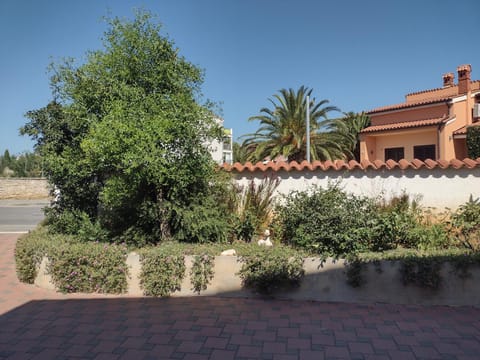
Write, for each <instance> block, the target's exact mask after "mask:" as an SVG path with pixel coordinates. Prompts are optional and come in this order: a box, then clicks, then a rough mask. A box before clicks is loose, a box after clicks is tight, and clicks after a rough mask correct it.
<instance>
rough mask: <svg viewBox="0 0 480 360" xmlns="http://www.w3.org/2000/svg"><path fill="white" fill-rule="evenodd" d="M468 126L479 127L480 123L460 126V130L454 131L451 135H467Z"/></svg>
mask: <svg viewBox="0 0 480 360" xmlns="http://www.w3.org/2000/svg"><path fill="white" fill-rule="evenodd" d="M470 126H480V123H476V124H472V125H465V126H462V127H461V128H460V129H457V130H455V131H454V132H453V135H466V134H467V128H469V127H470Z"/></svg>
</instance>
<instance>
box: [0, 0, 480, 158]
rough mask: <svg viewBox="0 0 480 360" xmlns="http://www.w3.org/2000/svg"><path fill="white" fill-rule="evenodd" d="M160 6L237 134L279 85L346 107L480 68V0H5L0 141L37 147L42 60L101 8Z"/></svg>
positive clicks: (14, 147) (79, 36) (88, 46)
mask: <svg viewBox="0 0 480 360" xmlns="http://www.w3.org/2000/svg"><path fill="white" fill-rule="evenodd" d="M134 8H143V9H146V10H149V11H151V12H152V13H154V14H155V15H157V16H158V19H159V21H160V22H162V23H163V25H164V28H163V29H164V31H165V33H167V34H168V35H169V36H170V38H171V39H173V40H174V42H175V44H176V45H177V46H178V47H179V48H180V52H181V53H182V54H183V55H184V56H185V57H186V58H187V59H188V60H189V61H191V62H192V63H194V64H196V65H198V66H200V67H201V68H203V69H204V70H205V83H204V85H203V87H202V90H203V94H204V96H205V98H208V99H210V100H213V101H215V102H218V103H220V105H221V107H222V109H223V117H224V119H225V126H226V127H229V128H233V131H234V136H235V137H238V136H240V135H243V134H246V133H249V132H254V131H255V130H256V129H257V127H258V123H256V122H248V118H249V117H250V116H253V115H256V114H258V113H259V110H260V108H262V107H265V106H269V102H268V98H270V97H271V96H272V95H273V94H275V93H276V92H277V91H278V90H279V89H282V88H294V89H296V88H298V87H299V86H301V85H306V86H308V87H310V88H313V94H314V96H315V97H316V98H317V99H328V100H329V101H330V104H331V105H335V106H337V107H339V108H340V109H341V110H342V111H345V112H347V111H356V112H359V111H362V110H368V109H372V108H375V107H378V106H383V105H388V104H393V103H399V102H402V101H403V100H404V95H405V94H407V93H409V92H414V91H419V90H424V89H429V88H436V87H440V86H441V82H442V78H441V76H442V74H444V73H446V72H454V73H456V67H457V66H458V65H460V64H466V63H467V64H471V65H472V78H473V79H480V45H479V42H478V35H479V33H480V20H479V19H480V18H479V16H480V1H478V0H402V1H393V0H391V1H389V0H378V1H377V0H373V1H369V0H365V1H358V0H335V1H320V0H175V1H169V0H155V1H153V0H152V1H147V0H144V1H129V0H82V1H76V0H48V1H47V0H44V1H40V0H39V1H35V0H30V1H27V0H0V43H1V46H2V50H1V52H0V151H1V152H2V153H3V150H4V149H7V148H8V149H9V150H10V152H11V153H17V154H18V153H21V152H23V151H31V150H32V148H33V143H32V142H31V141H30V140H29V139H28V138H26V137H21V136H20V135H18V129H19V127H20V126H22V125H23V124H24V123H25V121H26V119H25V118H24V116H23V115H24V114H25V113H26V112H27V111H28V110H33V109H37V108H40V107H42V106H44V105H46V104H47V103H48V101H49V100H50V99H51V93H50V88H49V75H48V74H47V71H46V69H47V66H48V64H49V63H50V62H51V61H52V60H53V61H59V60H60V59H61V58H62V57H74V58H76V59H77V60H78V61H80V62H81V61H83V60H84V55H85V52H86V51H87V50H95V49H99V48H101V46H102V45H101V36H102V34H103V31H104V30H105V23H104V22H103V21H102V17H103V16H105V15H108V14H110V15H112V16H119V17H127V18H131V17H132V15H133V9H134Z"/></svg>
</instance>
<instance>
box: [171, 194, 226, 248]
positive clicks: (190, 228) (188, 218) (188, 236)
mask: <svg viewBox="0 0 480 360" xmlns="http://www.w3.org/2000/svg"><path fill="white" fill-rule="evenodd" d="M207 200H208V199H207ZM222 210H223V208H222V206H221V205H219V204H218V203H213V201H210V202H205V201H204V202H203V203H197V204H192V205H190V207H189V208H182V207H175V208H174V211H173V213H174V216H173V218H174V222H173V224H172V229H173V230H174V234H175V235H174V238H175V239H176V240H178V241H184V242H198V243H205V242H220V243H224V242H226V241H227V238H228V232H229V230H230V229H229V223H228V215H227V214H226V213H225V212H224V211H222Z"/></svg>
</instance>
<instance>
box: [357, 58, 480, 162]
mask: <svg viewBox="0 0 480 360" xmlns="http://www.w3.org/2000/svg"><path fill="white" fill-rule="evenodd" d="M457 73H458V83H456V84H455V82H454V74H453V73H448V74H445V75H443V87H441V88H437V89H431V90H424V91H420V92H415V93H412V94H408V95H406V97H405V102H403V103H401V104H396V105H388V106H384V107H380V108H377V109H374V110H371V111H368V112H367V114H368V115H369V116H370V118H371V126H369V127H367V128H365V129H363V130H362V132H361V134H360V159H361V160H370V161H373V160H381V161H386V160H388V159H393V160H395V161H398V160H400V159H406V160H408V161H412V160H413V159H419V160H422V161H423V160H426V159H432V160H452V159H461V160H462V159H464V158H466V157H467V148H466V133H467V128H468V127H470V126H479V125H480V81H479V80H476V81H472V80H470V76H471V66H470V65H461V66H459V67H458V68H457Z"/></svg>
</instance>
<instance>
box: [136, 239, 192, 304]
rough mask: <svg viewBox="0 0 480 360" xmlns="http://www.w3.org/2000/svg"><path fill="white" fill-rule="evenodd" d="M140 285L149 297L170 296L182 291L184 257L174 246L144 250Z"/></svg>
mask: <svg viewBox="0 0 480 360" xmlns="http://www.w3.org/2000/svg"><path fill="white" fill-rule="evenodd" d="M140 261H141V263H142V271H141V273H140V285H141V287H142V288H143V292H144V294H145V295H147V296H162V297H164V296H169V295H170V294H171V293H173V292H174V291H177V290H180V288H181V284H182V279H183V278H184V276H185V262H184V256H183V254H182V253H181V251H179V249H178V248H175V247H174V246H160V247H153V248H147V249H142V250H141V252H140Z"/></svg>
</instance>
